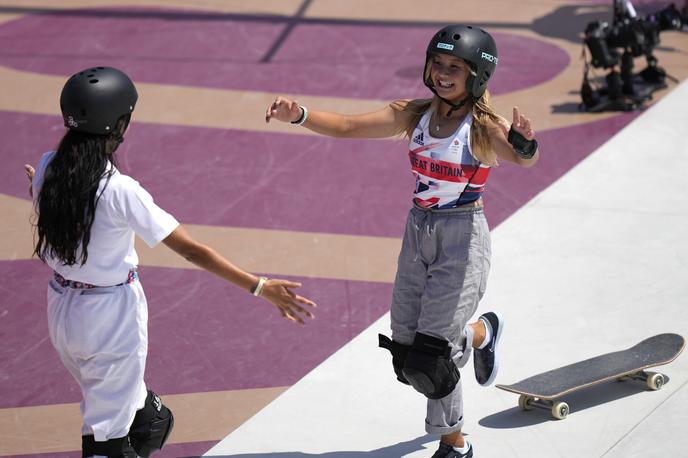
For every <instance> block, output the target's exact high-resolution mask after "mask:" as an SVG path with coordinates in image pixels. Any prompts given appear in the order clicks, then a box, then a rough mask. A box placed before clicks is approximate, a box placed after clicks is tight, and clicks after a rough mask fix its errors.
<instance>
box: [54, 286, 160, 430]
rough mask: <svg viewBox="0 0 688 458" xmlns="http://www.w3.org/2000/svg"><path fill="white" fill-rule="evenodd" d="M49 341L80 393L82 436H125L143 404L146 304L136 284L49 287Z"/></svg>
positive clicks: (144, 297)
mask: <svg viewBox="0 0 688 458" xmlns="http://www.w3.org/2000/svg"><path fill="white" fill-rule="evenodd" d="M48 328H49V331H50V340H51V341H52V344H53V346H54V347H55V349H56V350H57V353H58V354H59V355H60V359H61V360H62V363H63V364H64V366H65V367H66V368H67V370H68V371H69V372H70V373H71V374H72V376H73V377H74V379H75V380H76V381H77V383H78V384H79V387H80V388H81V393H82V401H81V415H82V417H83V426H82V429H81V433H82V435H88V434H93V435H94V437H95V440H96V441H98V442H103V441H107V440H109V439H114V438H118V437H124V436H126V435H127V434H128V433H129V428H130V427H131V424H132V422H133V420H134V415H135V414H136V411H137V410H138V409H140V408H142V407H143V405H144V402H145V400H146V394H147V392H146V385H145V383H144V381H143V374H144V370H145V366H146V355H147V353H148V306H147V304H146V296H145V295H144V293H143V288H142V287H141V284H140V283H139V282H138V281H134V282H132V283H129V284H124V285H120V286H110V287H102V288H93V289H72V288H63V287H62V286H60V285H58V284H57V283H56V282H55V281H51V282H50V283H49V285H48Z"/></svg>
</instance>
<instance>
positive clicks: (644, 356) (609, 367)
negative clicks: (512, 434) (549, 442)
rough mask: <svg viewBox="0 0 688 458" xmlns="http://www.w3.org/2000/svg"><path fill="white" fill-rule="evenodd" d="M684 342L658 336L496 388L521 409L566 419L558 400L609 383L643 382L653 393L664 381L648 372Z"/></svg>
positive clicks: (675, 353) (676, 352)
mask: <svg viewBox="0 0 688 458" xmlns="http://www.w3.org/2000/svg"><path fill="white" fill-rule="evenodd" d="M684 346H685V339H684V338H683V337H682V336H680V335H678V334H658V335H656V336H652V337H649V338H647V339H645V340H643V341H642V342H640V343H638V344H636V345H634V346H632V347H631V348H628V349H626V350H621V351H616V352H612V353H607V354H604V355H600V356H596V357H594V358H590V359H586V360H585V361H580V362H577V363H574V364H570V365H568V366H563V367H560V368H557V369H553V370H551V371H547V372H543V373H541V374H538V375H534V376H532V377H529V378H527V379H524V380H521V381H520V382H518V383H514V384H512V385H496V387H497V388H500V389H502V390H505V391H510V392H512V393H516V394H518V395H520V396H519V398H518V406H519V407H520V408H521V409H522V410H531V409H532V408H533V407H537V408H540V409H545V410H549V411H550V412H551V413H552V416H553V417H554V418H556V419H558V420H563V419H564V418H566V417H567V416H568V414H569V405H568V404H567V403H566V402H564V401H559V400H558V399H559V398H560V397H562V396H564V395H567V394H569V393H572V392H574V391H577V390H580V389H583V388H587V387H589V386H593V385H597V384H598V383H603V382H606V381H610V380H617V381H622V380H628V379H633V380H642V381H644V382H645V383H646V384H647V387H648V388H649V389H651V390H659V389H660V388H662V386H663V385H664V382H665V378H664V376H663V375H662V374H660V373H654V372H646V371H645V369H647V368H649V367H654V366H661V365H663V364H668V363H670V362H671V361H673V360H674V359H676V357H677V356H678V355H679V354H680V353H681V352H682V351H683V348H684Z"/></svg>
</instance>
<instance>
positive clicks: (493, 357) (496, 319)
mask: <svg viewBox="0 0 688 458" xmlns="http://www.w3.org/2000/svg"><path fill="white" fill-rule="evenodd" d="M478 319H479V320H482V321H483V322H484V323H485V326H487V327H488V328H489V329H490V331H491V338H490V342H489V343H488V344H487V345H486V346H485V347H483V348H482V349H480V350H479V349H477V348H474V349H473V353H474V354H473V367H474V368H475V379H476V380H477V381H478V383H479V384H481V385H482V386H488V385H490V384H491V383H492V382H494V379H495V377H496V376H497V370H498V369H499V358H498V357H497V345H498V344H499V339H500V337H502V328H503V327H504V319H503V318H502V316H501V315H500V314H499V313H498V312H487V313H483V314H482V315H480V318H478Z"/></svg>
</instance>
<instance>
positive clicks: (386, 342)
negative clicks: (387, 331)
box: [377, 334, 411, 385]
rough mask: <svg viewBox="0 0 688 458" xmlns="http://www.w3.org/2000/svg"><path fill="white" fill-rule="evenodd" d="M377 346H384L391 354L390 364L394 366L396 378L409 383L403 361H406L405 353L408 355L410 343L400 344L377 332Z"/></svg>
mask: <svg viewBox="0 0 688 458" xmlns="http://www.w3.org/2000/svg"><path fill="white" fill-rule="evenodd" d="M377 337H378V343H379V345H378V346H379V347H381V348H386V349H387V350H389V352H390V353H391V354H392V366H393V367H394V373H395V374H397V380H399V381H400V382H401V383H404V384H406V385H410V383H409V382H408V380H406V377H404V373H403V372H402V371H403V369H404V362H405V361H406V355H408V352H409V350H410V349H411V345H404V344H400V343H399V342H395V341H393V340H392V339H390V338H389V337H387V336H386V335H384V334H378V335H377Z"/></svg>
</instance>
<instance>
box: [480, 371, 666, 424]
mask: <svg viewBox="0 0 688 458" xmlns="http://www.w3.org/2000/svg"><path fill="white" fill-rule="evenodd" d="M664 377H665V383H669V377H667V376H666V375H665V376H664ZM641 394H647V395H649V396H651V395H653V394H655V393H653V392H652V391H650V390H648V388H647V386H646V385H645V383H644V382H640V381H636V380H627V381H623V382H616V381H612V382H606V383H601V384H599V385H595V386H592V387H590V388H584V389H582V390H580V391H576V392H574V393H571V394H570V395H567V396H564V397H562V398H561V399H559V400H560V401H564V402H566V403H567V404H568V405H569V408H570V410H571V412H570V413H569V415H576V412H581V411H583V410H586V409H589V408H591V407H595V406H598V405H601V404H605V403H608V402H612V401H617V400H620V399H623V398H626V397H628V396H634V395H641ZM513 400H514V405H515V404H517V403H518V396H517V395H514V398H513ZM547 421H558V420H555V419H554V418H553V417H552V415H551V414H550V412H549V411H546V410H542V409H533V410H530V411H522V410H520V409H519V408H518V407H513V408H511V409H507V410H503V411H501V412H497V413H495V414H492V415H489V416H487V417H484V418H482V419H481V420H480V421H479V422H478V423H479V424H480V426H484V427H485V428H493V429H512V428H523V427H526V426H532V425H536V424H540V423H544V422H547ZM564 421H566V420H564Z"/></svg>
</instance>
